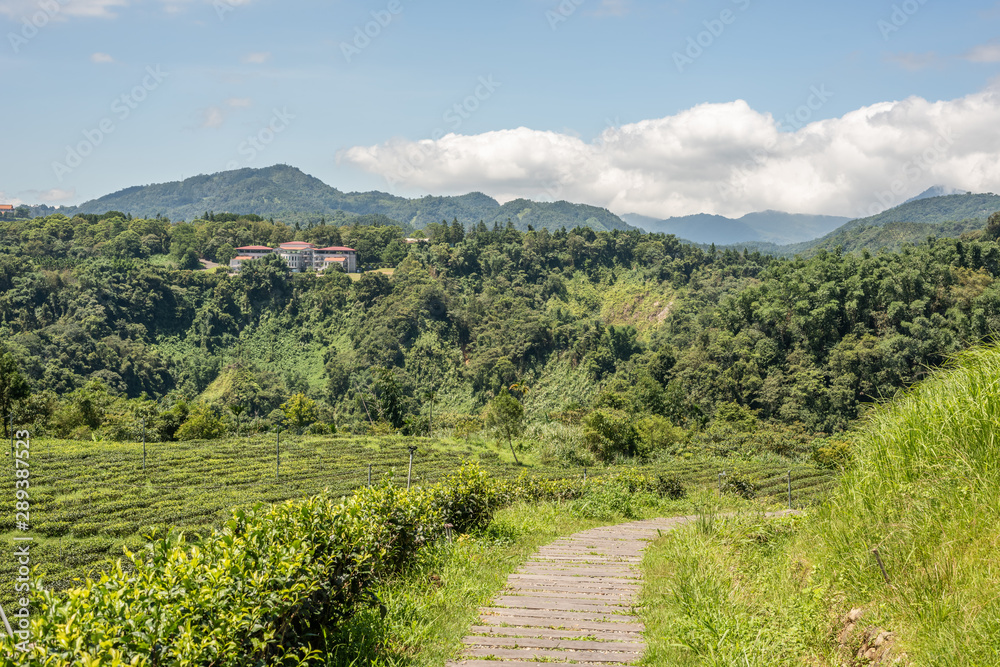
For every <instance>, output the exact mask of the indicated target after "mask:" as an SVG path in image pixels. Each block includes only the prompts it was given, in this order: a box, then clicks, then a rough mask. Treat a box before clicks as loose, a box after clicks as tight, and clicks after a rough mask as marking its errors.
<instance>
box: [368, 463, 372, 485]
mask: <svg viewBox="0 0 1000 667" xmlns="http://www.w3.org/2000/svg"><path fill="white" fill-rule="evenodd" d="M371 485H372V464H371V463H369V464H368V486H371Z"/></svg>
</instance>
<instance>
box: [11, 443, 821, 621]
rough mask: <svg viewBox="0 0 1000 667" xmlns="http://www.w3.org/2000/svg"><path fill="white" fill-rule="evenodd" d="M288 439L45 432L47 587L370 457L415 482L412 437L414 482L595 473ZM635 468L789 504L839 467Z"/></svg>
mask: <svg viewBox="0 0 1000 667" xmlns="http://www.w3.org/2000/svg"><path fill="white" fill-rule="evenodd" d="M276 446H277V443H276V442H275V438H274V436H273V435H271V436H267V437H265V436H254V437H252V438H230V439H228V440H216V441H204V442H193V443H150V444H148V445H147V448H146V467H145V471H144V470H143V447H142V445H141V444H140V443H112V442H80V441H67V440H50V439H33V440H32V441H31V450H30V451H31V458H30V465H31V467H30V471H31V478H30V479H31V493H30V503H31V513H30V531H29V532H28V533H26V534H29V535H32V536H33V537H34V538H35V540H36V543H35V545H34V547H33V549H32V561H33V563H34V564H36V565H38V566H39V571H40V573H41V574H42V575H43V583H44V585H45V586H46V587H47V588H52V589H55V590H61V589H64V588H67V587H68V586H70V585H71V584H72V581H73V579H76V578H84V577H86V576H87V575H88V574H92V573H93V572H94V571H95V568H97V569H104V568H106V567H107V566H108V565H109V564H110V562H111V561H113V560H115V559H118V558H120V557H121V556H122V548H123V547H128V548H130V549H132V550H136V549H138V548H139V547H140V546H141V545H142V544H144V543H146V542H147V536H148V535H150V534H155V535H157V536H163V535H165V534H167V533H168V532H169V531H170V530H171V529H175V530H180V531H184V532H185V533H188V534H191V533H194V534H200V535H206V534H208V533H210V532H211V530H212V529H213V528H218V527H219V526H221V525H223V524H224V523H225V521H226V520H228V519H229V518H230V517H231V515H232V512H233V510H234V509H237V508H240V507H244V508H245V507H249V506H252V505H253V504H255V503H258V502H263V503H265V504H267V503H275V502H280V501H284V500H289V499H295V498H305V497H309V496H312V495H315V494H317V493H320V492H323V491H324V490H325V491H328V492H329V493H330V494H331V495H333V496H334V497H339V496H344V495H349V494H351V493H353V492H354V491H355V490H357V489H359V488H362V487H364V486H366V485H367V483H368V475H369V466H370V468H371V475H372V480H373V482H375V483H378V482H379V481H381V480H383V479H386V478H389V479H392V480H393V481H394V483H396V484H397V485H402V486H405V485H406V479H407V472H408V466H409V449H408V448H409V447H410V446H415V447H416V451H415V454H414V459H413V470H412V483H413V484H414V485H427V484H430V483H433V482H437V481H439V480H442V479H444V478H445V477H447V476H448V475H450V474H452V473H454V472H456V471H457V470H458V469H459V468H460V467H461V465H462V463H463V462H464V461H475V462H477V463H478V464H479V465H480V467H481V468H482V469H483V470H484V471H485V472H486V473H487V474H488V475H489V476H491V477H493V478H495V479H513V478H516V477H518V476H519V475H522V474H528V475H531V476H533V477H539V478H547V479H562V478H568V479H576V480H579V481H582V478H583V475H584V470H583V469H581V468H565V467H551V466H541V465H532V464H531V461H530V454H528V465H522V466H515V465H514V464H513V463H512V462H509V461H508V460H507V458H505V457H508V455H507V453H506V452H503V451H502V450H500V449H495V448H494V445H493V443H489V442H486V441H483V440H477V439H473V440H472V441H471V442H465V441H462V440H454V439H431V438H412V437H402V436H388V437H360V436H348V435H337V436H322V437H321V436H284V435H283V436H282V438H281V441H280V455H281V459H280V465H278V466H276V460H275V459H276ZM8 457H9V454H8V455H7V456H5V457H3V458H4V459H8ZM524 457H525V455H523V454H522V458H524ZM8 460H9V459H8ZM629 467H630V468H634V469H636V470H637V471H640V472H643V473H645V474H646V475H647V476H648V477H650V478H656V477H657V476H660V475H662V476H664V477H665V478H669V479H675V480H677V481H679V482H680V483H681V484H682V485H683V486H685V487H688V488H694V487H698V486H707V487H718V486H720V482H721V487H722V488H723V489H724V490H725V491H732V492H734V493H740V494H752V495H755V496H757V497H767V496H772V497H773V498H774V500H775V502H777V503H785V502H787V495H786V494H787V490H788V487H787V476H786V475H787V473H788V472H789V470H791V479H792V489H793V500H794V502H795V504H796V505H800V504H805V503H809V502H812V501H813V500H815V499H817V498H818V497H820V496H821V495H823V494H824V493H825V492H826V490H828V489H829V488H830V486H831V485H832V483H833V476H832V474H831V473H830V472H829V471H825V470H821V469H819V468H816V467H815V466H813V465H811V464H806V463H790V462H789V460H788V459H784V458H781V457H776V456H773V457H768V458H763V459H760V460H756V461H753V462H748V463H742V464H736V465H735V467H734V463H733V461H732V460H730V459H722V458H715V457H707V456H706V457H695V458H690V459H683V458H670V459H668V460H665V461H662V462H654V463H647V464H643V465H638V466H635V465H630V466H629ZM615 469H616V468H615V467H613V466H609V467H601V468H596V469H590V470H587V472H586V474H587V476H588V478H589V479H594V478H599V477H600V476H602V475H604V474H607V473H608V472H609V471H613V470H615ZM723 471H726V474H725V475H724V476H722V477H721V479H720V472H723ZM2 476H3V477H6V478H7V480H8V481H7V482H6V483H3V484H2V486H0V503H2V504H3V506H5V507H13V503H14V500H15V499H14V485H13V478H14V472H13V469H12V468H8V469H7V471H6V472H5V473H3V475H2ZM14 534H15V525H14V515H13V513H12V512H8V513H4V514H3V515H2V516H0V537H2V539H5V540H8V541H9V540H10V538H11V537H13V536H14ZM17 534H24V533H17ZM12 561H13V559H3V560H0V577H13V571H14V567H15V564H14V563H13V562H12ZM7 580H10V579H7ZM9 596H10V592H8V591H6V590H5V591H3V592H2V593H0V603H2V602H4V601H7V600H8V599H9Z"/></svg>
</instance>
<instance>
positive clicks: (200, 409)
mask: <svg viewBox="0 0 1000 667" xmlns="http://www.w3.org/2000/svg"><path fill="white" fill-rule="evenodd" d="M224 434H225V428H224V427H223V425H222V419H221V418H220V416H219V412H218V410H216V409H215V407H213V406H211V405H209V404H207V403H199V404H198V405H196V406H195V407H194V409H193V410H191V412H190V413H189V414H188V418H187V421H185V422H184V423H183V424H181V427H180V428H179V429H177V433H176V436H175V437H176V438H177V439H178V440H214V439H215V438H221V437H222V436H223V435H224Z"/></svg>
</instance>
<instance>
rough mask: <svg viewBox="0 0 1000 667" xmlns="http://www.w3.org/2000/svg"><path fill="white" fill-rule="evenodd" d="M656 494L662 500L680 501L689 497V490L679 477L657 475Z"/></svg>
mask: <svg viewBox="0 0 1000 667" xmlns="http://www.w3.org/2000/svg"><path fill="white" fill-rule="evenodd" d="M656 493H657V494H658V495H659V496H660V497H661V498H668V499H669V500H680V499H681V498H683V497H684V496H686V495H687V489H685V488H684V484H683V483H682V482H681V480H680V478H679V477H678V476H677V475H657V476H656Z"/></svg>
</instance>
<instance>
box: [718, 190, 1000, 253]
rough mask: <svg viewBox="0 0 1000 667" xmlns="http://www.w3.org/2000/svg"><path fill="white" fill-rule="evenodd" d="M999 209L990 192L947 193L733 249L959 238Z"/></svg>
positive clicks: (862, 246)
mask: <svg viewBox="0 0 1000 667" xmlns="http://www.w3.org/2000/svg"><path fill="white" fill-rule="evenodd" d="M996 211H1000V196H998V195H995V194H992V193H989V194H965V195H947V196H942V197H929V198H925V199H916V200H913V201H909V202H907V203H905V204H902V205H900V206H896V207H895V208H891V209H889V210H888V211H884V212H882V213H879V214H878V215H874V216H871V217H868V218H859V219H856V220H851V221H850V222H848V223H846V224H845V225H843V226H841V227H839V228H837V229H835V230H834V231H832V232H830V233H829V234H827V235H825V236H823V237H821V238H818V239H814V240H812V241H805V242H803V243H793V244H790V245H776V244H774V243H762V242H744V243H734V244H731V245H730V246H727V247H729V248H732V249H734V250H743V249H744V248H747V249H749V250H756V251H759V252H763V253H768V254H771V255H775V256H778V257H793V256H795V255H805V256H809V255H812V254H815V253H816V252H818V251H819V250H833V249H834V248H837V247H838V246H839V247H841V248H843V250H844V251H846V252H854V251H860V250H868V251H871V252H877V251H879V250H883V249H887V250H897V249H899V248H900V247H902V246H903V245H906V244H912V243H920V242H921V241H923V240H925V239H927V238H928V237H934V238H957V237H959V236H961V235H962V234H965V233H966V232H971V231H975V230H978V229H982V228H983V227H985V226H986V219H987V218H989V216H990V214H992V213H994V212H996Z"/></svg>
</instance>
